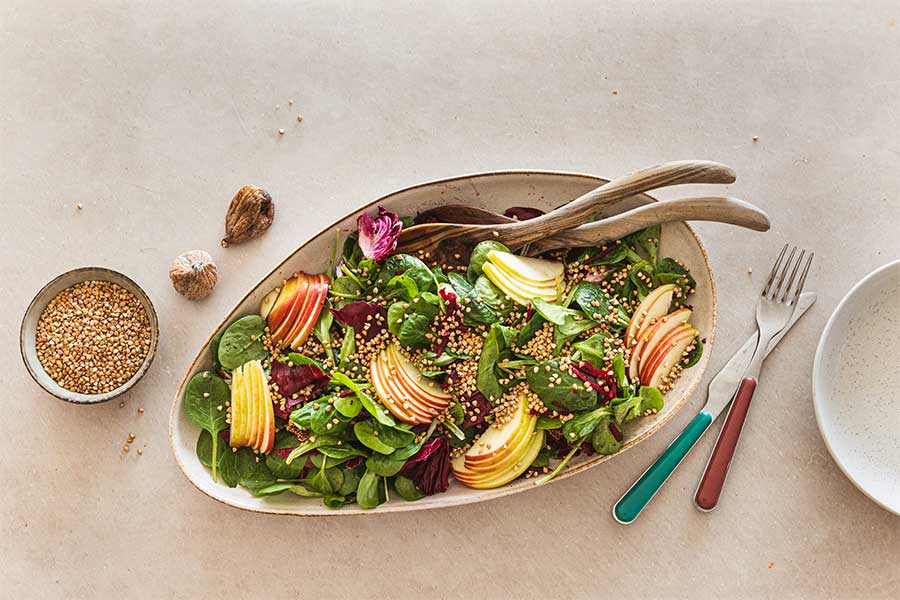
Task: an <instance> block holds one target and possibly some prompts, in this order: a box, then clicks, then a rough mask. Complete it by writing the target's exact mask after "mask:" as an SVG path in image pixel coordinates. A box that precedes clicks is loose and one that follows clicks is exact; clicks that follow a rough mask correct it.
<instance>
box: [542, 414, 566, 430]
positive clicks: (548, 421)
mask: <svg viewBox="0 0 900 600" xmlns="http://www.w3.org/2000/svg"><path fill="white" fill-rule="evenodd" d="M560 427H562V421H561V420H560V418H559V417H545V416H543V415H541V416H539V417H538V419H537V426H536V429H538V430H541V429H559V428H560Z"/></svg>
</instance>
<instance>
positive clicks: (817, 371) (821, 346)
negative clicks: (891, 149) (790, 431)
mask: <svg viewBox="0 0 900 600" xmlns="http://www.w3.org/2000/svg"><path fill="white" fill-rule="evenodd" d="M894 268H900V258H898V259H895V260H892V261H889V262H887V263H885V264H883V265H881V266H880V267H878V268H876V269H874V270H873V271H871V272H869V273H868V274H866V275H865V276H863V278H862V279H860V280H859V281H857V282H856V283H854V284H853V286H852V287H851V288H850V289H849V290H848V291H847V293H846V294H844V296H843V297H842V298H841V300H840V302H838V304H837V306H836V307H835V308H834V310H833V311H832V313H831V315H830V316H829V317H828V321H827V322H826V323H825V328H824V329H822V334H821V335H820V336H819V342H818V344H817V346H816V355H815V358H814V359H813V372H812V392H813V394H812V395H813V409H814V411H815V414H816V426H817V427H818V428H819V435H820V436H821V437H822V441H824V442H825V447H826V448H827V449H828V453H829V454H830V455H831V459H832V460H833V461H834V462H835V464H836V465H837V466H838V468H839V469H840V470H841V473H843V474H844V477H846V478H847V479H848V480H850V483H852V484H853V485H854V486H855V487H856V489H858V490H859V491H860V492H862V493H863V495H864V496H866V497H867V498H868V499H869V500H871V501H872V502H874V503H875V504H876V505H878V506H880V507H881V508H883V509H884V510H886V511H888V512H890V513H893V514H895V515H900V505H898V506H897V507H892V506H888V505H887V504H885V503H884V502H883V501H881V500H880V499H878V498H876V497H875V496H874V495H873V494H871V493H870V492H869V491H868V490H866V488H865V487H863V485H862V483H860V482H859V481H857V480H856V479H855V478H854V477H853V475H851V474H850V471H849V470H848V468H847V466H846V465H845V464H844V463H843V462H841V459H840V458H839V456H838V453H837V451H836V450H835V449H834V448H833V447H832V445H831V442H830V441H829V439H828V435H827V434H826V433H825V426H824V416H823V415H822V405H823V403H824V400H823V399H822V394H823V392H822V391H821V390H819V381H820V380H821V379H822V376H823V374H822V369H823V368H824V367H823V365H822V363H823V362H824V356H825V341H826V338H827V337H828V336H829V335H830V334H831V330H832V329H833V328H834V326H835V323H837V319H838V317H839V316H840V313H841V311H843V310H844V309H845V308H846V307H847V306H848V304H849V302H850V300H851V299H852V297H853V296H854V295H855V294H856V293H858V292H859V290H861V289H863V288H864V287H866V286H867V285H870V284H871V283H872V282H873V281H875V280H877V279H878V278H879V277H880V276H881V275H882V274H883V273H885V272H887V271H890V270H891V269H894Z"/></svg>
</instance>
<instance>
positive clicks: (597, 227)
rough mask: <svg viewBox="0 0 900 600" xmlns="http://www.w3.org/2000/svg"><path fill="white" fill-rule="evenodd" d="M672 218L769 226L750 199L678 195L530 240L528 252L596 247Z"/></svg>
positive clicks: (756, 227) (759, 227)
mask: <svg viewBox="0 0 900 600" xmlns="http://www.w3.org/2000/svg"><path fill="white" fill-rule="evenodd" d="M671 221H717V222H719V223H730V224H731V225H737V226H739V227H746V228H747V229H752V230H754V231H767V230H768V229H769V217H768V215H766V213H765V212H764V211H763V210H762V209H760V208H758V207H756V206H754V205H753V204H750V203H749V202H745V201H743V200H738V199H737V198H724V197H721V198H720V197H715V196H713V197H704V198H681V199H679V200H666V201H663V202H653V203H650V204H645V205H644V206H639V207H638V208H633V209H631V210H628V211H625V212H623V213H621V214H618V215H613V216H611V217H607V218H605V219H603V220H602V221H595V222H594V223H588V224H586V225H582V226H581V227H576V228H575V229H570V230H568V231H563V232H560V233H557V234H555V235H552V236H550V237H546V238H544V239H541V240H538V241H536V242H532V243H531V245H529V246H528V254H530V255H532V256H534V255H537V254H541V253H542V252H546V251H547V250H555V249H556V248H580V247H582V246H596V245H598V244H600V243H602V242H606V241H609V240H617V239H619V238H622V237H625V236H626V235H628V234H629V233H634V232H635V231H640V230H641V229H644V228H645V227H650V226H651V225H658V224H660V223H669V222H671Z"/></svg>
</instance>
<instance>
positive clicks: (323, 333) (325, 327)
mask: <svg viewBox="0 0 900 600" xmlns="http://www.w3.org/2000/svg"><path fill="white" fill-rule="evenodd" d="M332 323H334V315H333V314H331V310H330V309H329V306H328V303H327V302H326V304H325V306H323V307H322V312H320V313H319V320H318V321H316V325H315V327H313V334H314V335H315V336H316V339H318V340H319V341H320V342H322V346H323V347H324V348H325V354H327V355H328V358H330V359H331V363H332V364H334V351H333V350H332V349H331V324H332Z"/></svg>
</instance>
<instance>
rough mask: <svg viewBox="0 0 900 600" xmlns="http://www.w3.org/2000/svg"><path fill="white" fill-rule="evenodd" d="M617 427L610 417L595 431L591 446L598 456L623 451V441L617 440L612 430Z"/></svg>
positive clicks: (598, 425)
mask: <svg viewBox="0 0 900 600" xmlns="http://www.w3.org/2000/svg"><path fill="white" fill-rule="evenodd" d="M614 426H615V425H614V424H613V422H612V419H611V418H610V417H606V418H604V419H603V420H602V421H601V422H600V423H598V424H597V427H596V428H595V429H594V434H593V435H592V436H591V446H592V447H593V448H594V452H596V453H597V454H604V455H606V454H615V453H616V452H618V451H619V450H621V449H622V445H623V441H622V440H620V439H617V438H616V436H615V435H613V432H612V430H611V428H612V427H614Z"/></svg>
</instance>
